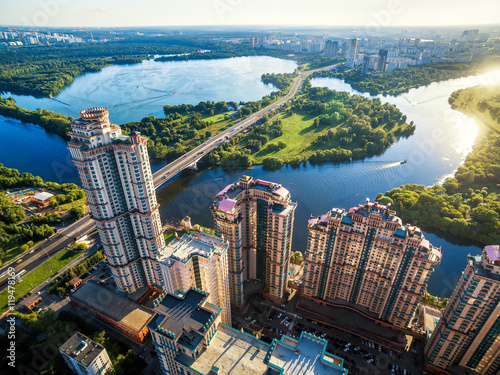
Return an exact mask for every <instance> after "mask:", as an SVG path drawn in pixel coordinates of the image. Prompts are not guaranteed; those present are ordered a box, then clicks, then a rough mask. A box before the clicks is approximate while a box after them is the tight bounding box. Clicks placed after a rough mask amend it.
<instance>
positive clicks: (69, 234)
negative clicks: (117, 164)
mask: <svg viewBox="0 0 500 375" xmlns="http://www.w3.org/2000/svg"><path fill="white" fill-rule="evenodd" d="M335 66H336V65H330V66H326V67H324V68H319V69H314V70H308V71H306V72H302V73H300V74H299V76H298V77H297V79H296V80H295V82H294V83H293V85H292V87H291V89H290V91H289V92H288V94H287V95H285V96H284V97H283V98H281V99H280V100H278V101H276V102H275V103H272V104H270V105H268V106H267V107H265V108H263V109H261V110H259V111H258V112H255V113H253V114H252V115H250V116H249V117H247V118H246V119H243V120H241V121H239V122H237V123H236V124H234V125H233V126H231V127H230V128H228V129H226V130H224V131H222V132H221V133H219V134H217V135H215V136H213V137H212V138H210V139H209V140H207V141H206V142H204V143H203V144H201V145H199V146H198V147H196V148H194V149H192V150H191V151H189V152H187V153H186V154H184V155H183V156H181V157H180V158H177V159H176V160H174V161H172V162H171V163H169V164H167V165H166V166H164V167H163V168H161V169H160V170H158V171H156V172H155V173H154V174H153V184H154V186H155V189H158V188H159V187H160V186H161V185H162V184H164V183H165V182H167V181H168V180H170V179H171V178H172V177H174V176H175V175H176V174H178V173H179V172H181V171H183V170H184V169H186V168H188V167H189V166H190V165H192V164H193V163H195V162H196V161H198V160H199V159H201V158H202V157H203V156H204V155H206V154H207V153H209V152H210V151H212V150H213V149H215V148H216V147H217V146H219V145H220V144H221V143H223V142H224V141H225V140H227V139H230V138H232V137H234V136H235V135H237V134H239V133H241V132H243V131H245V130H246V129H247V128H249V127H250V126H252V125H253V124H255V123H256V122H257V121H259V120H260V119H261V118H262V117H264V116H265V115H266V114H268V113H269V112H271V111H273V110H275V109H276V108H278V107H280V106H281V105H283V104H284V103H286V102H288V101H289V100H291V99H293V98H294V97H295V96H296V95H297V93H298V92H299V89H300V88H301V87H302V83H303V82H304V80H305V79H306V77H307V76H309V75H310V74H312V73H314V72H316V71H320V70H328V69H332V68H334V67H335ZM94 228H95V223H94V220H92V218H91V216H90V215H87V216H85V217H83V218H82V219H80V220H78V221H76V222H75V223H73V224H71V225H69V226H68V227H66V228H63V229H59V230H58V232H57V233H56V234H55V235H53V236H52V237H51V238H50V239H48V240H47V241H45V242H44V243H42V244H39V245H37V246H35V247H34V248H33V251H31V250H30V251H29V252H26V253H24V254H23V255H22V256H21V257H19V258H16V259H14V260H13V261H12V262H10V264H7V265H5V266H2V268H0V292H1V291H3V290H4V289H5V288H6V287H7V273H6V271H7V269H8V268H9V267H10V266H12V267H14V268H15V271H16V273H18V272H19V271H21V270H26V272H27V273H28V272H30V271H31V270H33V269H35V268H36V267H38V266H39V265H40V264H42V263H43V262H44V261H46V260H48V259H49V258H50V257H51V256H53V255H54V254H56V253H57V252H58V251H60V250H62V249H64V248H65V247H67V246H68V245H70V244H72V243H73V237H77V238H79V237H81V236H84V235H86V234H88V233H89V232H91V231H92V230H93V229H94Z"/></svg>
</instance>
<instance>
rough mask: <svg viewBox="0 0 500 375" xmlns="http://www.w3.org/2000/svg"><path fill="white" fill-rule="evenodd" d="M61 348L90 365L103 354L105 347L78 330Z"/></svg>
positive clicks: (72, 356)
mask: <svg viewBox="0 0 500 375" xmlns="http://www.w3.org/2000/svg"><path fill="white" fill-rule="evenodd" d="M59 350H60V351H61V352H63V353H65V354H66V355H68V356H69V357H71V358H73V359H74V360H76V361H78V362H80V363H81V364H82V365H84V366H85V367H88V366H89V365H90V364H91V363H92V362H93V361H94V359H96V358H97V356H99V354H101V352H102V351H103V350H105V349H104V347H103V346H102V345H100V344H98V343H96V342H95V341H93V340H91V339H89V338H88V337H87V336H85V335H82V334H81V333H80V332H76V333H75V334H74V335H73V336H71V337H70V338H69V339H68V341H66V342H65V343H64V344H62V345H61V347H60V348H59Z"/></svg>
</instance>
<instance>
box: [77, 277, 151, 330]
mask: <svg viewBox="0 0 500 375" xmlns="http://www.w3.org/2000/svg"><path fill="white" fill-rule="evenodd" d="M70 298H71V299H74V300H76V301H78V302H80V303H82V304H84V305H86V306H88V307H90V308H92V309H94V310H96V311H98V312H100V313H101V314H103V315H105V316H107V317H109V318H110V319H112V320H114V321H115V322H119V323H120V324H123V325H124V326H126V327H128V328H130V329H131V330H132V331H134V332H140V331H141V330H142V329H143V327H144V326H146V325H147V324H148V322H149V321H150V320H151V319H152V318H153V316H154V315H155V313H154V311H153V310H151V309H148V308H147V307H144V306H141V305H139V304H138V303H135V302H132V301H130V300H129V299H127V298H124V297H121V296H119V295H118V294H116V293H114V292H112V291H110V290H108V289H106V288H105V287H103V286H101V285H99V284H97V283H95V282H93V281H90V282H88V283H86V284H84V285H82V286H81V287H80V288H78V289H77V290H76V291H75V292H74V293H73V294H71V297H70Z"/></svg>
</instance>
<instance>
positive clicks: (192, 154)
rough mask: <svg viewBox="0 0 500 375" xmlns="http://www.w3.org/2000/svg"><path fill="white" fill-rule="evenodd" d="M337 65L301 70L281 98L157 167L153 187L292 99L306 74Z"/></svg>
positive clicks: (156, 187) (156, 186)
mask: <svg viewBox="0 0 500 375" xmlns="http://www.w3.org/2000/svg"><path fill="white" fill-rule="evenodd" d="M336 66H337V65H330V66H326V67H324V68H318V69H314V70H308V71H306V72H302V73H300V74H299V76H298V77H297V79H296V80H295V82H294V83H293V85H292V87H291V89H290V91H289V92H288V94H286V95H285V96H284V97H283V98H281V99H280V100H278V101H277V102H275V103H272V104H270V105H268V106H267V107H265V108H262V109H261V110H259V111H258V112H255V113H253V114H251V115H250V116H249V117H247V118H246V119H243V120H241V121H238V122H237V123H236V124H234V125H233V126H231V127H230V128H228V129H226V130H224V131H222V132H220V133H219V134H217V135H215V136H213V137H212V138H210V139H209V140H207V141H206V142H204V143H203V144H201V145H199V146H197V147H196V148H194V149H192V150H191V151H189V152H187V153H185V154H184V155H183V156H181V157H180V158H178V159H176V160H174V161H172V162H171V163H169V164H167V165H166V166H164V167H163V168H161V169H159V170H158V171H156V172H155V173H154V175H153V184H154V186H155V189H158V187H160V186H161V185H162V184H164V183H165V182H167V181H168V180H170V179H171V178H172V177H173V176H175V175H176V174H177V173H179V172H181V171H183V170H184V169H186V168H188V167H189V166H191V165H193V164H194V163H195V162H197V161H198V160H199V159H201V158H202V157H203V156H204V155H206V154H207V153H209V152H210V151H212V150H213V149H215V148H216V147H217V146H219V145H220V144H221V143H223V142H224V141H226V140H228V139H230V138H232V137H234V136H235V135H238V134H239V133H241V132H243V131H245V130H246V129H248V128H249V127H250V126H252V125H253V124H255V123H256V122H257V121H259V120H260V119H261V118H262V117H264V116H265V115H266V114H268V113H269V112H271V111H273V110H275V109H276V108H278V107H280V106H281V105H283V104H284V103H286V102H288V101H290V100H292V99H293V98H294V97H295V96H296V95H297V93H298V92H299V89H300V88H301V87H302V84H303V83H304V80H305V79H306V77H307V76H309V75H310V74H312V73H314V72H317V71H320V70H328V69H332V68H334V67H336Z"/></svg>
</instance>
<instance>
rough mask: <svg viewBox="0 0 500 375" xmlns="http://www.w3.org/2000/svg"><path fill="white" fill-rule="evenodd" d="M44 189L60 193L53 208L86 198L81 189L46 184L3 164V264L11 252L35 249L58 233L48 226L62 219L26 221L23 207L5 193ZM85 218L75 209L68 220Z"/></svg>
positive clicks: (0, 171) (0, 256)
mask: <svg viewBox="0 0 500 375" xmlns="http://www.w3.org/2000/svg"><path fill="white" fill-rule="evenodd" d="M21 187H23V188H30V187H36V188H45V189H50V190H56V191H60V192H61V194H59V195H56V196H55V197H54V198H53V200H54V203H53V202H52V201H51V204H52V203H53V204H54V205H57V202H58V201H61V202H64V203H67V202H74V201H77V200H79V199H82V198H83V197H84V192H83V190H81V189H80V188H79V187H78V186H76V185H75V184H71V183H66V184H58V183H56V182H44V181H43V180H42V178H41V177H39V176H33V175H32V174H31V173H26V172H25V173H20V172H19V171H18V170H17V169H13V168H7V167H5V166H3V165H2V164H0V264H2V262H3V260H4V259H5V258H6V257H7V256H9V258H10V257H11V255H12V254H10V251H14V252H18V253H22V252H24V251H26V250H28V249H29V248H30V247H32V246H33V245H34V244H35V242H37V241H40V240H42V239H44V238H47V237H49V236H51V235H53V234H54V233H55V229H54V228H53V227H51V226H49V225H48V224H49V223H58V222H60V215H51V216H49V217H45V216H38V215H37V216H35V217H34V218H33V219H32V218H31V217H30V220H28V221H27V222H26V223H24V224H20V223H21V222H23V221H25V220H26V214H25V210H24V208H23V207H22V206H20V205H17V204H14V203H13V202H12V200H11V199H10V198H9V197H7V195H6V194H5V192H4V191H5V190H8V189H14V188H21ZM82 216H83V212H82V209H81V208H80V207H79V206H75V207H73V208H71V209H70V212H69V217H70V218H72V219H73V220H75V219H78V218H80V217H82Z"/></svg>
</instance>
